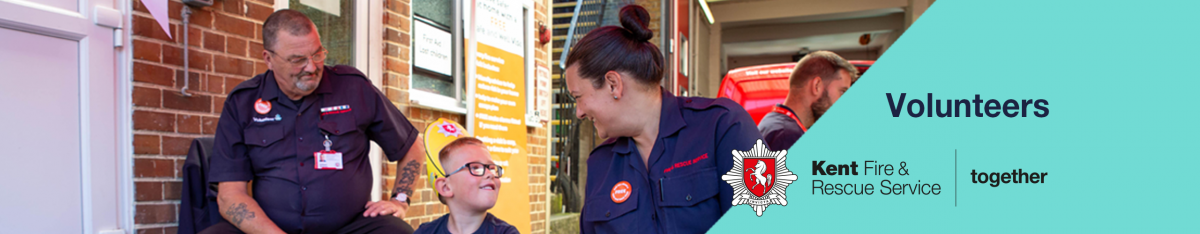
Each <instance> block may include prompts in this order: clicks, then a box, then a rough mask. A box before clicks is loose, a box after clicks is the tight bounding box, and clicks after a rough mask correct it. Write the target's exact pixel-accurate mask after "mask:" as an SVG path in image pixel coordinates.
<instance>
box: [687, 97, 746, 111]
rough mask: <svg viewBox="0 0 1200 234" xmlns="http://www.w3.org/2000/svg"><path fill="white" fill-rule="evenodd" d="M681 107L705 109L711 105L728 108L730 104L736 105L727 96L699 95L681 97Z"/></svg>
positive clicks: (711, 106)
mask: <svg viewBox="0 0 1200 234" xmlns="http://www.w3.org/2000/svg"><path fill="white" fill-rule="evenodd" d="M681 99H682V100H680V101H682V102H683V107H685V108H688V109H693V110H706V109H711V108H713V107H720V108H725V109H729V108H730V107H731V106H737V105H738V104H737V103H736V102H733V100H729V99H728V98H715V99H713V98H701V97H685V98H681Z"/></svg>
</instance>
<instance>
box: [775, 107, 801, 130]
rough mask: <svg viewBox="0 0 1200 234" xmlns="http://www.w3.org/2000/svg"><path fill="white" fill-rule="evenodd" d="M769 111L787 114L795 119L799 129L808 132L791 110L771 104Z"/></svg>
mask: <svg viewBox="0 0 1200 234" xmlns="http://www.w3.org/2000/svg"><path fill="white" fill-rule="evenodd" d="M771 112H775V113H780V114H784V115H787V117H788V118H792V120H795V121H796V125H797V126H800V130H802V131H804V132H808V128H806V127H804V124H802V123H800V119H799V118H796V115H795V114H792V112H791V111H788V110H785V109H783V108H779V106H773V107H772V108H771Z"/></svg>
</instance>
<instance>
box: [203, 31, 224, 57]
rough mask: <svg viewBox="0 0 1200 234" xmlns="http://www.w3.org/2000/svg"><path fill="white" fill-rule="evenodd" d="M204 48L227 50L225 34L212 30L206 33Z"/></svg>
mask: <svg viewBox="0 0 1200 234" xmlns="http://www.w3.org/2000/svg"><path fill="white" fill-rule="evenodd" d="M204 48H205V49H210V50H215V51H220V52H225V36H221V35H218V34H216V33H212V32H205V33H204Z"/></svg>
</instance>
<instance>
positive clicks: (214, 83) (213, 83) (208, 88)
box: [204, 75, 225, 94]
mask: <svg viewBox="0 0 1200 234" xmlns="http://www.w3.org/2000/svg"><path fill="white" fill-rule="evenodd" d="M204 91H205V92H210V93H216V94H220V93H221V92H224V91H225V77H222V76H217V75H207V76H205V77H204Z"/></svg>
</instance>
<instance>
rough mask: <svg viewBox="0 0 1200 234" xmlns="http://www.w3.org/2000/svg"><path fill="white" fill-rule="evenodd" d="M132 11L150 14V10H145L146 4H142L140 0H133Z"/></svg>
mask: <svg viewBox="0 0 1200 234" xmlns="http://www.w3.org/2000/svg"><path fill="white" fill-rule="evenodd" d="M131 2H132V3H133V11H137V12H141V13H146V14H150V10H146V6H145V5H142V0H133V1H131Z"/></svg>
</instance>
